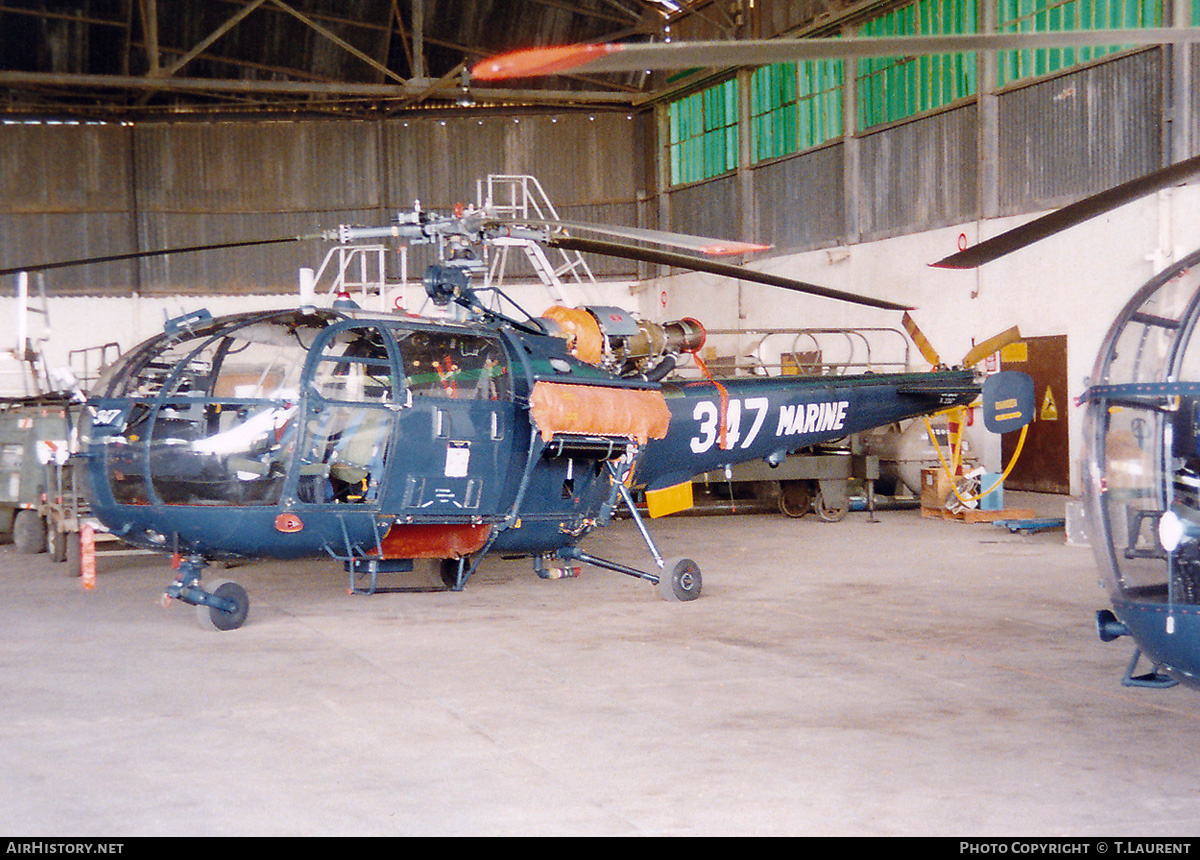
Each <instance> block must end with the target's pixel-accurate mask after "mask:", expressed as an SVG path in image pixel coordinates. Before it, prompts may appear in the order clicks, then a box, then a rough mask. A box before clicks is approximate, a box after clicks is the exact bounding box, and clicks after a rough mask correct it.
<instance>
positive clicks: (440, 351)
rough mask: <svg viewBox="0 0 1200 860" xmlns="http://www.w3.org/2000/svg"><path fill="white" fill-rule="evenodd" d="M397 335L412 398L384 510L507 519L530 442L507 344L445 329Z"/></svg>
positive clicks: (419, 516)
mask: <svg viewBox="0 0 1200 860" xmlns="http://www.w3.org/2000/svg"><path fill="white" fill-rule="evenodd" d="M398 325H402V324H398ZM393 334H394V335H395V339H396V343H397V345H398V348H399V349H398V351H399V358H400V365H401V368H402V373H403V378H404V385H405V389H406V392H407V394H406V401H405V407H404V409H403V410H402V413H401V414H402V420H401V425H400V432H399V434H398V436H397V445H398V456H397V457H396V458H395V460H394V462H393V465H392V467H391V469H390V472H391V483H390V484H389V486H388V490H387V497H386V500H385V504H384V507H385V508H386V510H388V511H389V512H391V513H396V514H399V515H400V516H403V517H411V518H412V521H414V522H420V521H422V520H424V521H432V522H475V521H487V520H488V519H492V518H495V517H496V516H497V515H501V514H505V513H507V507H506V506H505V500H509V499H512V498H513V496H514V495H515V493H516V489H515V485H516V482H517V481H518V480H519V475H520V473H521V467H522V466H523V465H524V462H525V457H524V454H525V453H526V449H527V448H528V444H529V443H528V440H518V439H516V438H515V436H514V433H513V427H514V405H513V400H512V386H511V375H510V373H509V363H508V355H507V352H506V351H505V349H504V346H503V344H502V343H501V342H500V340H499V339H498V338H495V337H490V336H488V335H486V334H481V333H478V332H474V331H465V330H460V329H454V328H445V327H441V328H436V329H433V328H429V329H425V328H421V329H411V330H407V331H405V330H404V329H402V328H395V329H393ZM518 449H520V450H518Z"/></svg>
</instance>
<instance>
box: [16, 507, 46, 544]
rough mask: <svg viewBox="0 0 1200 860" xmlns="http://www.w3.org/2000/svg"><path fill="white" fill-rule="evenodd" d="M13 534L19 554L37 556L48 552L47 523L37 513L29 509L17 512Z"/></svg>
mask: <svg viewBox="0 0 1200 860" xmlns="http://www.w3.org/2000/svg"><path fill="white" fill-rule="evenodd" d="M12 533H13V545H14V546H15V547H16V548H17V552H19V553H23V554H24V555H37V554H38V553H39V552H45V551H46V521H45V520H44V519H42V517H41V515H40V514H38V512H37V511H32V510H30V509H28V508H25V509H23V510H19V511H17V516H16V517H15V518H14V519H13V532H12Z"/></svg>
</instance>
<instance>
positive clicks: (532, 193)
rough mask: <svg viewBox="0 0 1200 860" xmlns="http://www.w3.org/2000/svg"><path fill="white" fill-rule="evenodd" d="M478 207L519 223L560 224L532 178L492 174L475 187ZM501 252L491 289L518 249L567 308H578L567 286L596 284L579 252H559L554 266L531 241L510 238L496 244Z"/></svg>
mask: <svg viewBox="0 0 1200 860" xmlns="http://www.w3.org/2000/svg"><path fill="white" fill-rule="evenodd" d="M476 205H477V206H478V207H479V208H480V209H483V210H484V211H486V212H491V213H494V214H496V215H498V216H500V217H509V218H512V219H514V220H518V221H529V222H534V221H558V220H559V217H558V212H557V211H556V210H555V208H554V205H553V204H552V203H551V202H550V198H549V197H548V196H546V192H545V190H544V189H543V188H542V185H541V183H540V182H538V181H537V178H536V177H533V176H522V175H515V174H491V175H489V176H488V177H487V179H481V180H479V181H478V182H477V183H476ZM496 244H497V245H499V247H500V251H499V253H498V254H496V255H495V256H494V257H493V258H492V260H491V261H490V264H489V269H488V276H487V277H488V280H487V284H488V286H493V285H494V286H499V285H500V284H501V283H502V281H503V279H504V272H505V269H506V267H507V265H508V251H509V249H510V248H519V249H520V250H522V251H524V253H525V256H526V258H527V259H528V260H529V264H530V266H532V267H533V271H534V273H535V274H536V275H537V276H538V279H539V280H540V281H541V282H542V283H543V284H545V285H546V287H547V289H549V290H550V291H551V292H552V293H553V294H554V295H555V296H556V297H557V298H558V299H559V300H561V301H562V302H563V303H564V304H567V305H572V304H577V303H578V301H577V300H575V299H571V298H569V297H568V296H567V284H568V283H574V284H578V285H582V284H591V283H595V282H596V277H595V275H593V274H592V270H591V268H590V267H589V266H588V264H587V261H586V260H584V258H583V254H581V253H580V252H578V251H564V250H562V249H556V253H557V255H558V263H557V265H556V264H555V262H554V261H552V260H551V258H550V256H549V255H547V253H546V250H545V249H544V248H543V247H542V246H541V245H539V244H538V243H537V242H534V241H533V240H531V239H515V238H507V239H503V240H500V241H498V242H497V243H496Z"/></svg>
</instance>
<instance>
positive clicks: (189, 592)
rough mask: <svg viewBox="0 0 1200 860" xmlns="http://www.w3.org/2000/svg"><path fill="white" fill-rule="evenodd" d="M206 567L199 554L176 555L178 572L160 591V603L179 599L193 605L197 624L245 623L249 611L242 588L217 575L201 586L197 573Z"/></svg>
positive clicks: (226, 626) (226, 627) (233, 627)
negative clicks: (216, 578) (164, 588)
mask: <svg viewBox="0 0 1200 860" xmlns="http://www.w3.org/2000/svg"><path fill="white" fill-rule="evenodd" d="M206 567H208V560H207V559H206V558H204V557H202V556H191V557H188V558H183V559H180V561H179V576H178V578H176V580H175V581H174V582H172V583H171V584H170V585H168V586H167V590H166V591H165V592H164V593H163V606H169V605H170V603H171V601H172V600H180V601H182V602H184V603H187V604H189V605H191V606H194V607H196V620H197V621H198V622H199V624H200V626H201V627H203V628H205V629H211V630H236V629H237V628H239V627H241V626H242V625H243V624H245V623H246V616H247V615H248V614H249V612H250V598H249V596H248V595H247V594H246V589H244V588H242V586H240V585H238V584H237V583H236V582H232V581H230V580H228V579H218V580H216V581H214V582H213V583H212V584H211V585H210V586H209V588H208V590H205V589H204V588H203V587H201V585H200V575H201V573H202V572H203V571H204V568H206Z"/></svg>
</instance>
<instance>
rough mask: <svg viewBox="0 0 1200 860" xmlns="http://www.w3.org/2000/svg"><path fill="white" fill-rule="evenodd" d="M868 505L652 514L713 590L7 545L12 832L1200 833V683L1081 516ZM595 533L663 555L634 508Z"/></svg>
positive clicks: (4, 670)
mask: <svg viewBox="0 0 1200 860" xmlns="http://www.w3.org/2000/svg"><path fill="white" fill-rule="evenodd" d="M878 518H879V521H878V522H874V523H873V522H869V521H868V518H867V515H866V514H861V513H856V514H851V516H850V517H849V518H848V519H846V520H845V521H844V522H842V523H839V524H836V525H829V524H822V523H819V522H817V521H815V520H814V519H812V518H806V519H804V520H788V519H784V518H782V517H779V516H775V515H759V516H721V517H714V516H709V517H674V518H668V519H664V520H659V521H656V522H654V523H653V524H652V527H653V530H654V532H655V534H656V537H657V538H658V540H659V541H660V544H661V546H662V548H663V550H664V554H668V555H670V554H684V553H686V554H688V555H690V556H692V557H694V558H695V559H696V560H698V562H699V563H700V565H701V567H702V569H703V571H704V577H705V579H704V596H703V597H702V598H701V599H700V600H698V601H696V602H694V603H690V604H669V603H666V602H663V601H661V600H659V599H658V598H657V597H656V595H655V593H654V589H653V587H652V586H650V585H648V584H645V583H642V582H639V581H636V580H633V579H630V578H627V577H624V576H621V575H619V574H613V573H608V572H605V571H600V570H594V569H588V570H585V572H584V575H583V576H582V577H581V578H579V579H575V580H559V581H542V580H539V579H537V578H536V577H535V576H534V575H533V574H532V572H531V569H530V567H529V565H528V562H515V561H497V562H494V563H492V564H490V565H489V566H487V567H485V568H484V570H483V571H482V572H481V573H480V574H479V575H478V576H477V577H476V578H475V579H474V580H473V581H472V582H471V583H470V584H469V585H468V587H467V589H466V591H464V592H462V593H459V594H452V593H403V594H378V595H374V596H370V597H365V596H351V595H348V594H347V593H346V586H347V579H346V576H347V575H346V574H344V573H343V572H342V571H341V569H340V567H338V566H337V565H336V564H334V563H330V562H326V561H314V562H310V563H302V564H279V563H254V564H249V565H246V566H243V567H239V568H237V569H234V570H230V571H218V572H217V573H218V574H219V575H221V576H228V577H230V578H236V579H237V580H238V581H240V582H242V583H243V584H244V585H245V586H246V587H247V588H248V590H249V591H250V595H251V601H252V608H251V617H250V620H249V622H248V624H247V626H246V627H244V628H243V629H241V630H239V631H236V632H230V633H216V632H210V631H204V630H202V629H201V628H200V627H199V626H198V625H197V624H196V623H195V621H194V611H193V610H192V609H191V608H190V607H186V606H183V605H181V604H176V605H174V606H172V607H171V608H170V609H167V610H164V609H163V608H162V607H161V606H160V605H159V603H158V598H159V595H160V594H161V591H162V588H163V586H164V585H165V584H166V583H167V581H168V580H169V578H170V576H171V574H170V572H169V571H168V569H167V568H166V567H165V566H164V564H163V563H162V562H161V561H160V560H158V559H154V558H151V557H148V556H139V557H132V558H131V557H125V558H111V557H110V558H102V559H101V561H100V570H99V578H98V579H99V581H98V584H97V587H96V588H95V590H93V591H84V590H83V589H82V588H81V587H80V581H79V580H78V579H75V578H71V577H69V576H67V575H66V573H65V567H66V566H65V565H55V564H53V563H51V562H50V561H49V560H48V559H47V558H46V557H45V556H37V557H31V556H22V555H18V554H17V553H16V551H15V550H14V549H13V547H12V546H4V547H0V605H2V606H3V609H2V612H3V618H4V622H3V625H0V717H2V718H0V763H2V764H0V831H3V832H5V833H8V834H10V835H13V836H38V837H47V836H100V837H120V836H126V837H132V836H139V835H168V834H169V835H193V834H195V835H353V834H366V835H530V834H535V835H614V836H626V835H725V834H734V835H746V834H756V835H767V834H786V835H825V834H838V835H935V836H936V835H955V836H962V835H970V836H988V835H1005V836H1014V835H1039V836H1096V835H1102V836H1109V837H1119V836H1151V835H1168V836H1169V835H1186V834H1191V833H1195V829H1196V822H1197V821H1200V795H1198V793H1197V791H1196V785H1195V779H1196V776H1195V775H1196V773H1197V772H1198V771H1200V744H1197V743H1196V741H1195V738H1196V731H1197V728H1198V726H1200V692H1194V691H1191V690H1188V689H1183V688H1179V687H1176V688H1174V689H1171V690H1166V691H1148V690H1132V689H1128V688H1125V687H1122V686H1121V684H1120V678H1121V675H1122V673H1123V671H1124V668H1125V663H1126V661H1127V659H1128V657H1129V655H1130V653H1131V651H1130V646H1129V645H1127V644H1124V643H1117V644H1110V645H1104V644H1102V643H1100V641H1099V640H1098V639H1097V638H1096V635H1095V633H1094V631H1093V611H1094V610H1095V609H1097V608H1099V607H1101V606H1103V605H1104V595H1103V592H1102V591H1101V589H1100V588H1099V586H1098V584H1097V577H1096V574H1095V568H1094V567H1093V564H1092V557H1091V552H1090V550H1088V549H1087V548H1086V547H1080V546H1075V545H1071V544H1068V543H1067V542H1066V541H1065V540H1064V536H1063V533H1062V532H1055V533H1049V534H1039V535H1021V534H1011V533H1009V532H1008V531H1007V530H1003V529H1000V528H997V527H996V526H992V525H964V524H960V523H951V522H943V521H935V520H926V519H921V518H920V516H919V515H918V513H917V512H916V511H888V512H881V513H880V514H879V515H878ZM586 546H587V548H588V549H590V550H591V551H593V552H595V553H597V554H599V555H605V554H607V555H608V556H610V557H613V558H617V559H620V560H624V561H627V562H630V563H635V564H642V563H643V562H644V561H645V560H646V558H647V555H646V551H645V549H644V547H643V545H642V544H641V542H640V539H639V538H638V535H637V533H636V531H635V530H634V528H633V526H632V524H631V523H629V522H627V521H626V522H620V523H617V524H616V525H614V526H612V527H610V528H607V529H603V530H600V531H599V532H597V533H596V534H595V535H594V536H593V537H591V538H589V539H588V541H587V543H586Z"/></svg>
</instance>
